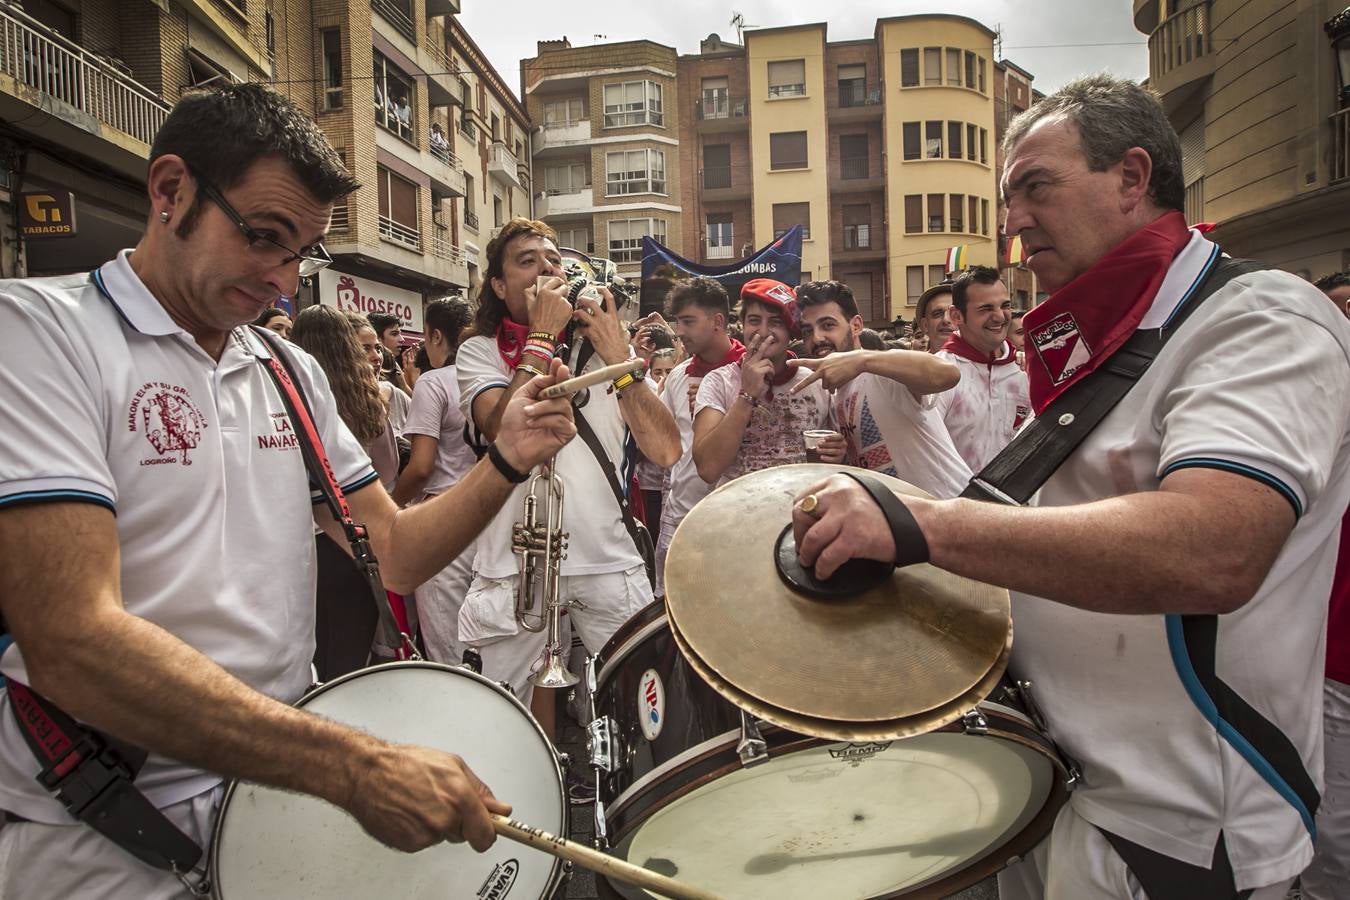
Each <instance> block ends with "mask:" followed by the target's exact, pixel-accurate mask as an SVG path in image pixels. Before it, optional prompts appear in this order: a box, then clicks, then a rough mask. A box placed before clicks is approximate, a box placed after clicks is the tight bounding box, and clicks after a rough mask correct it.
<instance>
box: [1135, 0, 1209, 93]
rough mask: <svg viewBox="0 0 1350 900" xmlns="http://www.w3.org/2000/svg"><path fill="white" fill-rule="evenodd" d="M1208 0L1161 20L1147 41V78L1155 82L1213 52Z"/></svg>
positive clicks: (1198, 0) (1200, 0) (1199, 1)
mask: <svg viewBox="0 0 1350 900" xmlns="http://www.w3.org/2000/svg"><path fill="white" fill-rule="evenodd" d="M1209 3H1210V0H1197V2H1195V3H1193V4H1192V5H1190V6H1188V7H1186V8H1185V9H1183V10H1180V11H1179V12H1177V13H1175V14H1173V15H1171V16H1168V17H1167V18H1166V19H1164V20H1163V22H1162V24H1160V25H1159V26H1158V27H1157V28H1156V29H1154V31H1153V34H1151V35H1149V38H1148V53H1149V75H1150V76H1151V77H1152V78H1154V79H1158V78H1160V77H1162V76H1164V75H1166V74H1167V73H1168V72H1170V71H1172V70H1173V69H1176V68H1178V67H1180V66H1184V65H1185V64H1186V63H1189V62H1193V61H1194V60H1197V59H1200V58H1201V57H1204V56H1208V55H1209V54H1210V53H1212V52H1213V49H1214V48H1213V45H1212V43H1211V39H1210V17H1209Z"/></svg>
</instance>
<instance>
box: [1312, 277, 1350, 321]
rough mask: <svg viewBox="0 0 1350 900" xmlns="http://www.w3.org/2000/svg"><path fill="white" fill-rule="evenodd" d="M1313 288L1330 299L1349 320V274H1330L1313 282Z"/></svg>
mask: <svg viewBox="0 0 1350 900" xmlns="http://www.w3.org/2000/svg"><path fill="white" fill-rule="evenodd" d="M1313 286H1314V287H1316V288H1317V289H1318V290H1319V291H1321V292H1322V293H1324V294H1326V295H1327V296H1328V297H1329V298H1331V302H1332V303H1335V304H1336V308H1337V309H1339V310H1340V311H1341V312H1342V313H1344V314H1345V315H1346V317H1348V318H1350V272H1332V273H1331V274H1330V275H1323V276H1322V277H1321V278H1319V279H1317V280H1316V281H1315V282H1313Z"/></svg>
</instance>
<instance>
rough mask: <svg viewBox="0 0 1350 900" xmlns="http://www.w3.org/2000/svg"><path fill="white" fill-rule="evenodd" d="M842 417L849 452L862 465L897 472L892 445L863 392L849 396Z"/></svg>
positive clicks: (887, 473) (874, 470) (885, 473)
mask: <svg viewBox="0 0 1350 900" xmlns="http://www.w3.org/2000/svg"><path fill="white" fill-rule="evenodd" d="M859 404H861V406H862V408H861V410H860V409H859V408H858V407H859ZM855 413H856V417H855ZM839 418H840V420H841V421H842V422H843V423H844V425H843V429H842V430H843V432H844V439H845V440H846V441H847V442H848V446H849V451H850V453H849V455H850V456H851V457H852V458H853V459H856V460H857V461H858V465H859V466H861V467H862V468H864V469H867V470H869V471H872V472H881V473H882V474H884V475H892V476H895V475H897V472H896V468H895V460H894V459H892V458H891V448H890V447H889V446H887V444H886V437H885V435H883V434H882V433H881V426H880V425H878V424H877V420H876V418H875V417H874V416H873V415H872V407H871V405H870V404H869V403H868V401H867V397H866V396H865V395H864V394H863V393H862V392H861V391H855V392H854V393H853V394H851V395H850V396H849V397H848V399H847V400H846V401H845V402H844V405H843V415H841V416H840V417H839Z"/></svg>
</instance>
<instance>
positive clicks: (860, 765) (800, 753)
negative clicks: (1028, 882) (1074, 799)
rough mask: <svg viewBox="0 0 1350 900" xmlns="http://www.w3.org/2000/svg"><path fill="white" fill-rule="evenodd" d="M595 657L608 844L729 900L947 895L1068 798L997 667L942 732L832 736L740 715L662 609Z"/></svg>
mask: <svg viewBox="0 0 1350 900" xmlns="http://www.w3.org/2000/svg"><path fill="white" fill-rule="evenodd" d="M595 666H596V669H597V690H596V714H597V717H598V721H600V722H602V723H603V725H602V727H601V729H599V730H600V731H602V732H603V731H604V730H608V731H609V733H610V737H611V739H610V740H609V741H608V744H609V749H610V750H611V751H612V753H611V755H612V757H613V759H612V760H611V767H610V772H609V773H608V774H607V775H606V776H605V778H604V779H602V780H603V783H604V790H602V792H601V800H602V801H603V804H602V807H601V810H600V814H601V815H603V816H604V819H605V822H604V825H605V827H606V829H607V831H608V834H609V836H610V841H611V843H612V845H613V847H614V851H615V852H616V854H617V855H619V856H622V857H624V858H626V859H627V860H629V861H630V862H633V863H636V864H638V865H641V866H646V867H647V868H650V869H654V870H656V871H658V872H662V873H663V874H666V875H671V876H673V877H677V878H682V879H687V880H688V881H690V882H691V883H694V884H704V885H708V886H710V887H712V888H714V889H716V890H717V892H718V893H719V894H721V895H723V896H725V897H727V898H728V900H737V898H754V900H763V898H766V897H772V898H774V900H789V898H803V900H807V898H810V900H819V898H822V897H829V898H831V900H864V898H880V897H900V896H903V897H943V896H946V895H948V894H950V893H953V892H955V891H958V890H960V889H961V888H964V887H967V886H969V885H971V884H974V883H976V882H978V881H980V880H982V879H983V878H986V877H988V876H989V875H990V874H992V873H994V872H996V871H998V870H999V869H1001V868H1003V867H1004V866H1006V865H1008V864H1010V863H1011V862H1015V861H1016V860H1017V859H1018V858H1019V857H1020V856H1021V855H1022V854H1024V853H1026V852H1028V851H1029V850H1030V849H1031V848H1033V847H1034V846H1035V845H1036V844H1037V843H1038V842H1039V841H1040V840H1041V839H1042V838H1043V837H1044V836H1045V835H1046V834H1048V833H1049V831H1050V828H1051V826H1052V825H1053V823H1054V817H1055V814H1056V813H1057V812H1058V811H1059V808H1060V806H1062V805H1063V803H1064V802H1065V800H1066V798H1067V789H1068V783H1069V780H1070V779H1069V772H1068V769H1067V767H1066V766H1065V763H1064V761H1063V760H1062V759H1061V757H1060V756H1059V754H1058V753H1056V751H1055V748H1054V746H1053V745H1052V744H1051V742H1050V740H1049V739H1048V737H1047V736H1046V735H1045V733H1044V731H1043V729H1042V728H1040V727H1038V726H1037V724H1036V723H1035V722H1034V721H1033V720H1032V717H1031V716H1030V715H1028V711H1027V710H1026V708H1025V706H1024V705H1023V703H1022V702H1021V700H1020V697H1019V694H1020V691H1019V689H1018V688H1017V687H1016V686H1015V685H1013V684H1012V683H1011V682H1010V681H1009V680H1008V679H1006V678H1005V680H1004V681H1003V682H1002V683H1001V684H1000V685H999V687H998V689H997V690H995V692H994V693H993V695H992V696H991V698H990V699H989V700H987V701H985V702H982V703H980V704H978V705H977V706H975V707H974V708H972V709H971V711H970V712H969V713H968V714H967V715H966V716H965V717H964V718H963V719H962V720H960V721H957V722H955V723H953V724H951V725H949V726H947V727H944V728H940V729H937V730H935V731H931V732H928V733H926V734H921V735H918V736H916V737H912V738H908V739H905V740H900V741H880V742H870V743H840V742H832V741H828V740H822V739H819V738H813V737H806V736H803V735H799V734H794V733H792V732H789V731H785V730H782V729H778V728H775V727H774V726H771V725H768V724H764V723H755V722H754V720H753V719H749V718H745V717H743V715H742V713H741V711H740V710H738V709H737V708H735V707H734V706H732V705H731V704H730V703H728V702H727V701H725V700H723V699H722V698H721V696H719V695H718V694H717V693H715V692H714V691H713V690H712V689H711V688H709V687H708V686H707V684H705V683H704V682H703V681H702V679H700V678H699V676H698V675H697V674H696V673H695V672H694V671H693V670H692V669H691V668H690V667H689V665H688V663H687V662H686V661H685V659H684V657H683V656H682V655H681V654H680V652H679V650H678V648H677V646H676V644H675V641H674V640H673V638H672V636H671V633H670V627H669V624H668V623H667V620H666V615H665V610H664V607H663V606H662V604H661V603H660V602H658V603H655V604H652V605H651V606H649V607H647V608H646V609H645V610H643V612H641V613H639V614H638V615H637V616H636V617H634V618H633V619H632V620H631V621H629V622H628V623H627V624H625V625H624V627H623V628H622V629H621V630H620V631H619V632H618V633H617V634H616V635H615V636H614V638H613V639H612V640H611V641H610V642H609V644H607V645H606V646H605V648H604V650H603V651H601V654H600V655H599V656H598V657H597V659H596V661H595ZM591 730H592V734H595V733H596V732H597V727H596V726H595V725H594V724H593V725H592V729H591ZM758 737H762V738H763V741H762V749H763V752H762V753H756V752H755V751H756V750H759V749H760V746H761V745H756V744H755V743H754V742H755V739H756V738H758ZM612 887H613V888H614V889H615V890H617V891H618V892H619V893H620V894H622V895H623V896H624V897H628V898H646V897H649V896H650V895H648V894H646V893H643V892H642V891H640V890H637V889H634V888H631V887H629V886H627V885H621V884H614V885H612Z"/></svg>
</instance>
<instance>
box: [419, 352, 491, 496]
mask: <svg viewBox="0 0 1350 900" xmlns="http://www.w3.org/2000/svg"><path fill="white" fill-rule="evenodd" d="M403 433H404V434H405V435H408V436H411V435H414V434H420V435H424V436H425V437H431V438H435V439H436V440H437V441H438V442H439V443H438V445H437V450H436V465H435V467H434V468H432V470H431V475H430V476H429V477H428V478H427V483H426V487H424V488H423V492H424V493H427V494H443V493H445V492H446V491H447V490H449V489H450V487H451V486H452V485H453V484H455V482H457V481H459V480H460V479H461V478H463V477H464V476H465V475H467V474H469V470H470V469H472V468H473V466H474V463H476V462H477V461H478V457H476V456H474V453H473V450H471V449H470V448H469V445H468V444H466V443H464V412H463V410H461V409H460V408H459V376H458V374H457V373H456V371H455V367H454V366H453V365H449V366H442V367H441V368H439V369H432V370H431V371H430V372H426V373H423V375H422V376H421V377H420V378H418V379H417V383H416V384H415V385H413V397H412V407H411V408H410V409H409V410H408V421H407V422H406V423H404V426H403Z"/></svg>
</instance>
